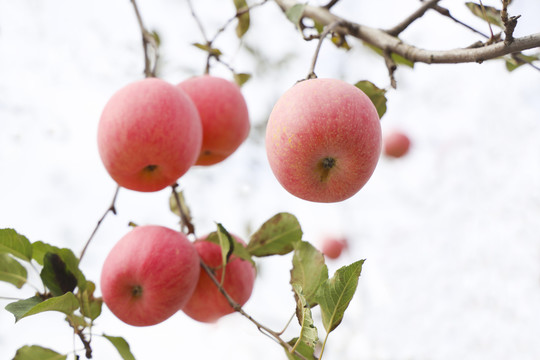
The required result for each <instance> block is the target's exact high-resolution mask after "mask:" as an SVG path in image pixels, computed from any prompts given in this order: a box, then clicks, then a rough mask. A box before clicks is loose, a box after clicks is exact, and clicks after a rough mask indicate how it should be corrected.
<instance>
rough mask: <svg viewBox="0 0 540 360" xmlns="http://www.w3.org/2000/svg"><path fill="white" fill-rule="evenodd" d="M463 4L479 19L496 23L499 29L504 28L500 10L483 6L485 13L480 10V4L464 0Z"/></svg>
mask: <svg viewBox="0 0 540 360" xmlns="http://www.w3.org/2000/svg"><path fill="white" fill-rule="evenodd" d="M465 5H466V6H467V7H468V8H469V10H470V11H471V12H472V13H473V14H474V15H476V16H478V17H479V18H480V19H482V20H484V21H487V22H489V23H490V24H493V25H496V26H498V27H500V28H501V29H504V23H503V21H502V19H501V10H498V9H497V8H494V7H493V6H485V5H484V9H485V14H484V11H483V10H482V5H479V4H476V3H474V2H466V3H465Z"/></svg>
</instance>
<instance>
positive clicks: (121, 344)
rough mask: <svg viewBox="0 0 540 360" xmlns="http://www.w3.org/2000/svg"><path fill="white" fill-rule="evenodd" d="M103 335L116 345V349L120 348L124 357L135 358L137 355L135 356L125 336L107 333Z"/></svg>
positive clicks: (120, 352) (126, 358)
mask: <svg viewBox="0 0 540 360" xmlns="http://www.w3.org/2000/svg"><path fill="white" fill-rule="evenodd" d="M103 337H104V338H106V339H107V340H109V341H110V342H111V344H113V345H114V347H115V348H116V350H118V353H119V354H120V356H122V359H124V360H135V356H133V354H132V353H131V350H130V348H129V344H128V342H127V341H126V340H125V339H124V338H123V337H120V336H109V335H105V334H103Z"/></svg>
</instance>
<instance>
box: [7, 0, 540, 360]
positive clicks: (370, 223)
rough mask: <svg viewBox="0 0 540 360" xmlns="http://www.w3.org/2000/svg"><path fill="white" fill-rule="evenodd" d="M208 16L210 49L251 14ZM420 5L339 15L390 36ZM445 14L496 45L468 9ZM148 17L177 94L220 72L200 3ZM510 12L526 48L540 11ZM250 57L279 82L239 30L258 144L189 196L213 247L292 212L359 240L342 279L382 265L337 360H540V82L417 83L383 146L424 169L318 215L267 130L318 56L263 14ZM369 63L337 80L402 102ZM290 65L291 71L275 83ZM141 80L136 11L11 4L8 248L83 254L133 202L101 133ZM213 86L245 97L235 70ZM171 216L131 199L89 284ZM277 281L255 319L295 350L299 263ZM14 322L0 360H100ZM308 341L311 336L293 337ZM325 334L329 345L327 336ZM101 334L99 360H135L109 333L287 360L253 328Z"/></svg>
mask: <svg viewBox="0 0 540 360" xmlns="http://www.w3.org/2000/svg"><path fill="white" fill-rule="evenodd" d="M193 3H194V4H195V7H196V10H197V12H198V14H199V15H200V17H201V20H202V21H203V22H204V24H205V27H206V31H207V33H208V34H209V36H212V35H213V33H214V31H215V29H217V28H219V27H220V26H221V25H223V24H224V22H225V21H226V20H227V19H229V18H230V17H231V16H232V15H233V14H234V7H233V5H232V3H233V2H232V1H217V0H214V1H211V0H199V1H193ZM314 3H316V1H315V2H314ZM321 3H322V2H321ZM484 3H485V4H486V5H495V6H499V5H500V2H499V1H495V0H494V1H488V0H486V1H484ZM419 4H420V3H419V2H418V1H415V0H378V1H367V0H342V1H341V2H340V4H339V5H338V6H336V7H335V12H336V13H338V14H340V15H342V16H345V17H346V18H348V19H351V20H354V21H357V22H359V23H364V24H367V25H371V26H376V27H381V28H386V27H390V26H392V25H393V24H395V23H397V22H398V21H399V20H400V19H403V18H404V17H405V16H407V15H408V14H410V13H411V12H412V11H414V10H415V9H416V8H417V7H418V6H419ZM441 4H442V5H443V6H447V7H449V8H450V9H451V10H452V13H453V14H454V15H455V16H456V17H458V18H460V19H462V20H464V21H467V22H470V23H472V24H474V25H475V26H476V27H477V28H479V29H482V31H483V32H485V33H488V31H489V30H488V29H487V27H486V26H485V24H484V23H483V22H482V21H480V20H477V19H475V18H474V17H473V16H472V15H471V14H470V13H469V12H468V10H467V9H466V8H465V6H464V5H463V3H462V2H461V1H450V0H447V1H442V2H441ZM139 7H140V10H141V13H142V16H143V19H144V21H145V24H146V26H147V27H148V28H149V29H151V30H157V31H158V32H159V34H160V36H161V40H162V48H161V67H160V76H161V77H162V78H164V79H166V80H168V81H170V82H172V83H177V82H180V81H181V80H183V79H185V78H186V77H188V76H191V75H194V74H200V73H201V72H202V70H203V67H204V53H203V52H202V51H201V50H199V49H196V48H195V47H193V46H191V45H190V44H192V43H194V42H202V41H203V40H202V38H201V36H200V33H199V31H198V29H197V27H196V25H195V22H194V20H193V18H192V17H191V14H190V12H189V8H188V7H187V3H186V2H185V1H173V0H156V1H150V0H139ZM510 10H511V13H512V14H522V18H521V19H520V20H519V23H518V27H517V29H516V35H518V36H519V35H525V34H530V33H535V32H538V31H540V25H539V23H538V19H539V18H540V3H539V2H538V1H537V0H522V1H515V2H514V3H513V4H512V5H511V8H510ZM402 36H403V38H404V39H405V40H406V41H409V42H412V43H415V44H418V45H419V46H420V47H424V48H431V49H449V48H454V47H463V46H467V45H469V44H471V43H473V42H475V41H477V40H479V39H480V38H479V37H478V36H476V35H473V34H472V33H471V32H470V31H467V30H465V29H463V28H460V27H459V26H457V25H455V24H454V23H453V22H452V21H450V20H448V19H445V18H442V17H441V16H439V15H438V14H435V13H433V12H430V13H428V14H427V15H426V16H425V17H424V18H423V19H421V20H420V21H418V23H415V24H414V25H412V26H411V27H410V28H409V29H407V30H406V31H405V32H404V33H403V35H402ZM245 41H246V43H247V44H249V45H250V46H252V47H254V48H255V49H256V50H257V51H259V52H260V53H261V54H263V56H264V57H265V58H267V59H269V61H270V63H269V64H270V65H268V66H262V67H261V66H260V65H258V64H257V62H256V61H254V60H253V58H252V57H249V56H248V55H247V54H246V52H245V51H244V50H239V48H238V43H237V40H236V39H235V35H234V24H233V26H232V27H231V28H230V29H229V30H228V31H227V32H226V33H225V34H224V35H223V36H222V37H221V38H220V40H218V42H217V43H216V44H215V45H216V46H217V47H218V48H220V49H221V50H222V51H223V52H224V53H225V58H224V59H226V60H227V61H228V62H229V63H230V64H232V65H233V66H234V67H235V68H236V69H237V70H238V71H242V72H251V73H253V74H254V78H253V79H252V80H251V81H249V82H248V83H247V84H246V85H245V86H244V88H243V92H244V95H245V97H246V100H247V102H248V106H249V110H250V114H251V120H252V125H253V126H252V133H251V136H250V138H249V140H248V141H247V142H246V143H245V144H244V145H243V146H242V147H241V148H240V149H239V150H238V151H237V153H235V154H234V155H233V156H232V157H230V158H229V159H228V160H226V161H225V162H223V163H221V164H219V165H216V166H214V167H211V168H210V167H209V168H194V169H193V170H191V171H190V172H189V173H188V174H187V175H186V176H184V177H183V178H182V179H181V181H180V184H181V186H182V188H183V189H184V190H185V195H186V198H187V201H188V203H189V204H190V206H191V208H192V212H193V214H194V221H195V225H196V228H197V232H198V233H199V234H203V233H205V232H209V231H212V230H213V229H214V226H215V222H220V223H223V224H224V225H225V226H226V227H227V229H228V230H229V231H231V232H234V233H237V234H239V235H241V236H244V237H247V236H248V234H249V232H250V231H253V230H255V229H256V228H257V227H258V226H259V225H261V224H262V223H263V222H264V221H265V220H266V219H268V218H270V217H271V216H272V215H274V214H275V213H277V212H280V211H288V212H291V213H293V214H295V215H296V216H297V217H298V219H299V221H300V223H301V225H302V228H303V231H304V238H305V239H306V240H309V241H311V242H313V243H315V244H318V242H319V241H320V240H321V239H322V237H323V236H324V235H326V234H330V235H332V234H337V235H345V236H346V237H347V238H348V239H349V243H350V249H349V251H348V252H347V253H346V254H345V256H343V257H342V258H340V259H339V260H337V261H329V262H328V265H329V268H330V272H331V273H333V271H335V270H336V269H337V268H339V267H340V266H342V265H345V264H349V263H351V262H353V261H355V260H358V259H364V258H365V259H366V262H365V265H364V269H363V272H362V276H361V278H360V281H359V286H358V290H357V293H356V295H355V297H354V299H353V301H352V303H351V305H350V307H349V309H348V310H347V312H346V313H345V319H344V321H343V323H342V324H341V326H340V327H338V328H337V329H336V331H335V332H333V333H332V334H331V335H330V338H329V342H328V346H327V349H326V352H325V354H326V356H325V358H328V359H343V360H357V359H359V360H360V359H361V360H364V359H365V360H368V359H370V360H371V359H381V360H406V359H407V360H409V359H410V360H450V359H452V360H453V359H464V360H467V359H489V360H499V359H501V360H502V359H513V360H516V359H517V360H529V359H530V360H533V359H540V340H539V339H540V73H539V72H538V71H536V70H534V69H532V68H530V67H527V66H524V67H522V68H520V69H518V70H516V71H515V72H513V73H508V72H506V70H505V68H504V63H503V62H502V61H497V62H488V63H484V64H467V65H431V66H429V65H423V64H417V65H416V66H415V68H414V70H412V69H409V68H405V67H400V68H399V70H398V71H397V73H396V77H397V81H398V89H397V90H391V91H390V92H389V93H388V112H387V114H386V115H385V116H384V118H383V119H382V126H383V131H385V132H386V131H388V130H390V129H392V128H400V129H402V130H404V131H405V132H407V133H408V134H409V135H410V137H411V139H412V143H413V145H412V149H411V152H410V153H409V154H408V155H407V156H406V157H405V158H402V159H399V160H390V159H387V158H384V157H381V160H380V162H379V165H378V167H377V169H376V171H375V173H374V175H373V177H372V178H371V180H370V181H369V183H368V184H367V185H366V186H365V187H364V188H363V189H362V190H361V191H360V192H359V193H358V194H357V195H356V196H354V197H353V198H351V199H349V200H347V201H344V202H342V203H337V204H315V203H310V202H306V201H303V200H299V199H296V198H294V197H293V196H291V195H289V194H288V193H287V192H286V191H285V190H283V189H282V188H281V187H280V186H279V184H278V183H277V181H276V180H275V178H274V177H273V175H272V173H271V171H270V168H269V166H268V164H267V162H266V157H265V153H264V146H263V140H262V130H263V129H264V127H263V125H264V122H265V121H266V117H267V116H268V113H269V111H270V110H271V107H272V105H273V103H274V102H275V101H276V99H277V97H278V96H279V95H280V94H281V93H283V92H284V91H285V90H286V89H288V88H289V87H290V86H291V85H292V84H294V82H295V81H296V80H298V79H300V78H303V77H305V75H306V74H307V71H308V67H309V63H310V61H311V56H312V54H313V51H314V49H315V46H316V43H315V42H304V41H303V40H301V39H300V37H299V36H298V34H297V33H295V30H294V27H293V25H292V24H291V23H289V22H288V21H287V20H286V19H285V17H284V16H283V15H282V14H281V13H280V11H279V9H278V8H277V6H276V5H275V4H273V3H272V2H269V3H268V4H266V5H264V6H263V7H260V8H257V9H256V10H254V11H253V12H252V28H251V29H250V30H249V32H248V34H247V35H246V38H245ZM350 43H351V45H352V46H353V49H352V50H351V51H349V52H344V51H342V50H338V49H335V48H334V47H333V46H332V45H330V44H329V43H325V44H324V45H323V47H322V52H321V54H320V59H319V63H318V66H317V68H316V72H317V74H318V75H319V77H337V78H341V79H344V80H346V81H348V82H351V83H354V82H356V81H358V80H362V79H368V80H371V81H373V82H374V83H375V84H377V85H378V86H379V87H387V86H388V84H389V79H388V76H387V70H386V68H385V66H384V62H383V60H382V59H381V58H379V57H378V56H376V55H374V54H373V53H371V52H369V51H368V50H365V49H364V48H363V47H362V45H361V44H360V43H359V42H358V41H355V40H354V39H351V40H350ZM283 60H285V61H283ZM278 62H282V66H281V67H279V68H276V67H273V66H272V64H275V63H278ZM142 70H143V54H142V47H141V39H140V32H139V29H138V25H137V22H136V18H135V15H134V11H133V8H132V6H131V3H130V1H128V0H122V1H120V0H116V1H105V0H95V1H92V2H89V1H78V0H71V1H68V0H0V228H4V227H11V228H14V229H16V230H17V231H18V232H20V233H22V234H24V235H26V236H27V237H28V238H29V239H30V240H32V241H36V240H43V241H46V242H50V243H52V244H54V245H56V246H61V247H70V248H72V249H73V250H74V251H75V252H76V253H78V252H79V251H80V250H82V247H83V245H84V243H85V242H86V240H87V239H88V237H89V236H90V234H91V232H92V230H93V228H94V227H95V225H96V223H97V221H98V219H99V218H100V216H101V215H102V214H103V212H104V211H105V210H106V209H107V207H108V206H109V204H110V201H111V200H112V196H113V193H114V190H115V184H114V183H113V181H112V180H111V179H110V177H109V176H108V174H107V173H106V172H105V170H104V168H103V167H102V164H101V162H100V159H99V156H98V153H97V147H96V129H97V123H98V120H99V116H100V113H101V110H102V108H103V106H104V105H105V103H106V101H107V100H108V98H109V97H110V96H111V95H112V94H113V93H114V92H115V91H116V90H117V89H119V88H120V87H122V86H123V85H125V84H127V83H129V82H131V81H134V80H136V79H140V78H141V77H142V76H143V74H142ZM213 73H214V74H216V75H222V76H224V77H230V73H229V72H228V71H227V70H226V69H225V68H224V67H220V66H217V67H216V68H215V70H213ZM168 197H169V190H163V191H161V192H157V193H151V194H145V193H136V192H132V191H128V190H121V191H120V194H119V197H118V200H117V210H118V215H117V216H113V215H109V216H108V217H107V218H106V220H105V221H104V223H103V225H102V226H101V227H100V229H99V231H98V233H97V235H96V237H95V238H94V240H93V242H92V243H91V245H90V248H89V249H88V252H87V254H86V255H85V258H84V259H83V260H82V262H81V267H82V270H83V272H84V273H85V275H86V276H87V278H89V279H92V280H95V281H97V280H98V279H99V275H100V268H101V265H102V263H103V260H104V258H105V256H106V255H107V252H108V250H109V249H110V248H111V247H112V246H113V245H114V243H115V241H117V240H118V239H119V238H120V237H121V236H122V235H123V234H125V233H126V232H127V231H128V226H127V224H128V222H129V221H134V222H135V223H138V224H150V223H152V224H160V225H165V226H169V227H176V226H177V219H176V217H175V216H174V215H172V214H171V213H170V212H169V210H168ZM259 266H260V269H259V278H258V279H257V282H256V286H255V289H254V293H253V296H252V298H251V299H250V301H249V302H248V304H247V305H246V307H245V309H246V311H247V312H248V313H250V314H251V315H252V316H253V317H255V318H256V319H258V320H259V321H260V322H262V323H264V324H265V325H267V326H269V327H271V328H274V329H276V330H277V329H280V328H282V327H283V326H284V325H285V323H286V322H287V320H288V319H289V317H290V316H291V315H292V312H293V310H294V302H293V298H292V293H291V291H290V285H289V284H288V280H289V269H290V257H289V256H285V257H283V258H268V259H262V260H261V261H259ZM34 280H37V279H34ZM98 291H99V287H98ZM32 294H33V290H32V288H29V287H26V288H24V291H18V290H16V289H15V288H14V287H13V286H11V285H9V284H4V283H2V284H0V297H1V296H4V297H7V296H14V297H21V298H22V297H29V296H32ZM7 303H8V301H6V300H0V305H1V308H2V309H0V358H1V359H11V358H12V357H13V356H14V354H15V352H16V349H18V348H19V347H21V346H23V345H26V344H40V345H43V346H46V347H50V348H52V349H55V350H56V351H59V352H64V353H69V352H72V351H73V348H74V346H75V348H76V349H80V348H81V346H80V342H78V340H77V339H74V338H73V335H72V332H71V331H70V330H71V329H70V328H69V327H68V326H67V324H66V323H65V322H64V321H63V315H62V314H60V313H53V312H51V313H44V314H41V315H37V316H33V317H28V318H25V319H23V320H21V321H20V322H18V323H17V324H14V320H13V316H12V315H11V314H10V313H8V312H7V311H5V310H3V307H4V306H5V305H6V304H7ZM314 313H315V316H316V318H317V319H318V312H317V311H315V312H314ZM297 330H298V329H297V327H295V326H294V325H293V326H292V327H291V329H290V331H288V332H286V334H285V335H284V337H285V338H287V339H289V338H292V337H294V336H295V332H296V331H297ZM319 331H320V335H321V336H323V335H324V332H323V330H322V326H321V327H320V330H319ZM94 332H95V334H96V336H94V338H93V341H92V345H93V350H94V358H95V359H108V360H109V359H110V360H113V359H120V357H119V355H118V354H117V352H116V350H115V349H114V348H113V346H112V345H111V344H110V343H108V341H107V340H105V339H103V338H101V337H99V336H97V335H98V334H102V333H106V334H108V335H120V336H123V337H125V339H126V340H127V341H128V342H129V343H130V345H131V349H132V351H133V353H134V355H135V356H136V358H137V359H138V360H150V359H156V358H168V359H214V358H220V359H237V360H240V359H255V358H257V359H260V360H263V359H284V358H285V355H284V354H283V351H282V350H281V348H280V347H279V346H278V345H276V344H274V343H273V342H272V341H271V340H270V339H268V338H267V337H265V336H263V335H262V334H261V333H259V332H258V331H257V329H256V328H255V327H254V326H253V325H252V324H251V323H249V322H248V321H247V320H245V319H244V318H242V317H241V316H239V315H236V314H234V315H231V316H228V317H226V318H224V319H222V320H221V321H219V322H218V323H216V324H213V325H208V324H200V323H197V322H195V321H193V320H191V319H190V318H188V317H187V316H185V315H183V314H182V313H178V314H177V315H175V316H173V317H172V318H170V319H169V320H167V321H165V322H164V323H162V324H159V325H157V326H153V327H147V328H136V327H131V326H128V325H125V324H124V323H122V322H120V321H119V320H117V319H116V318H115V317H114V316H113V315H112V314H111V313H110V312H109V311H108V309H107V308H106V307H104V308H103V314H102V316H101V317H100V318H99V319H98V321H97V324H96V327H95V329H94ZM74 344H75V345H74ZM81 355H82V354H81ZM72 358H73V355H70V359H72Z"/></svg>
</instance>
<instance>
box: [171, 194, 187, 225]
mask: <svg viewBox="0 0 540 360" xmlns="http://www.w3.org/2000/svg"><path fill="white" fill-rule="evenodd" d="M174 191H175V192H176V194H177V195H178V200H179V202H180V206H181V208H182V212H183V213H184V214H185V215H186V216H187V218H188V220H189V221H191V220H192V219H191V211H190V210H189V207H188V206H187V203H186V198H185V197H184V192H183V191H177V190H176V188H175V189H174ZM169 208H170V210H171V211H172V212H173V213H174V214H176V215H178V216H181V215H180V211H179V209H178V202H177V201H176V195H174V193H171V196H170V197H169Z"/></svg>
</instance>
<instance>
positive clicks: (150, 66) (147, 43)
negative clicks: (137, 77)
mask: <svg viewBox="0 0 540 360" xmlns="http://www.w3.org/2000/svg"><path fill="white" fill-rule="evenodd" d="M131 3H132V4H133V8H134V10H135V15H136V16H137V22H138V23H139V28H140V29H141V35H142V42H143V50H144V75H145V76H146V77H155V76H156V68H157V62H158V57H159V54H158V44H157V43H156V39H155V38H154V36H153V35H152V34H151V33H150V32H149V31H148V30H146V28H145V27H144V24H143V20H142V17H141V13H140V12H139V7H138V6H137V3H136V1H135V0H131ZM150 47H151V48H152V49H153V51H154V59H153V61H152V60H151V59H150V54H149V51H148V50H149V48H150Z"/></svg>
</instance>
